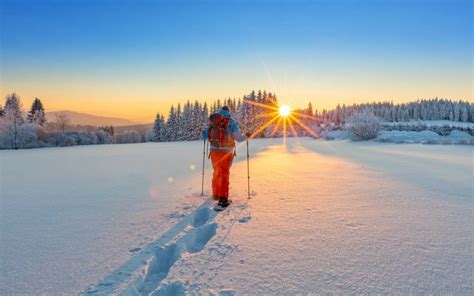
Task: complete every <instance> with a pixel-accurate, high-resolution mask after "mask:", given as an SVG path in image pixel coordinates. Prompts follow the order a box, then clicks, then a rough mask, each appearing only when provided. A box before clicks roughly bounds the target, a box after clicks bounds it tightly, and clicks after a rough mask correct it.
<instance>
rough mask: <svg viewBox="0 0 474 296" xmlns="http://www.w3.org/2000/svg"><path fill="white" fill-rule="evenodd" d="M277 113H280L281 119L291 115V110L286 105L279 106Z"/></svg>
mask: <svg viewBox="0 0 474 296" xmlns="http://www.w3.org/2000/svg"><path fill="white" fill-rule="evenodd" d="M278 111H279V112H280V115H281V116H283V117H287V116H289V115H290V114H291V108H290V106H288V105H281V106H280V109H279V110H278Z"/></svg>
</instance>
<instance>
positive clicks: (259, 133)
mask: <svg viewBox="0 0 474 296" xmlns="http://www.w3.org/2000/svg"><path fill="white" fill-rule="evenodd" d="M278 104H279V101H278V98H277V96H276V95H275V94H274V93H271V92H267V91H265V90H264V91H260V90H259V91H251V92H250V93H248V94H246V95H244V96H243V97H242V98H238V99H236V98H227V99H223V100H216V101H214V102H212V103H211V104H208V103H207V102H204V103H201V102H199V101H194V102H190V101H188V102H186V103H185V104H183V105H181V104H177V105H176V106H175V105H172V106H171V107H170V110H169V114H168V116H167V117H165V116H164V114H161V113H157V115H156V117H155V120H154V122H153V125H152V126H151V128H150V130H148V131H147V132H145V133H143V132H138V131H135V130H129V131H123V132H119V133H117V132H115V129H114V127H113V126H104V127H92V126H77V125H76V126H75V125H72V124H71V122H70V120H69V118H68V117H67V116H66V115H64V114H57V115H56V118H55V120H54V122H48V120H47V118H46V115H45V108H44V106H43V104H42V102H41V100H40V99H39V98H35V99H34V101H33V103H32V105H31V107H30V109H29V111H28V112H27V113H26V116H25V115H24V112H23V106H22V103H21V99H20V97H19V96H18V95H17V94H16V93H12V94H10V95H8V96H7V97H6V100H5V104H4V106H3V107H2V106H1V105H0V149H17V148H36V147H49V146H73V145H91V144H111V143H139V142H166V141H191V140H198V139H200V138H201V133H202V130H203V129H204V128H205V127H206V126H207V125H208V118H209V115H210V114H212V113H213V112H215V111H217V110H219V109H220V108H222V106H224V105H226V106H228V107H229V108H230V110H231V112H232V114H233V116H234V117H235V119H236V121H237V123H238V124H239V126H240V128H241V130H242V132H243V133H244V132H252V133H254V137H262V138H263V137H270V136H272V137H281V136H283V134H284V133H285V131H284V130H283V128H284V127H283V125H282V124H281V123H280V122H279V120H278V118H276V115H277V111H276V110H275V109H276V108H277V107H278ZM362 111H364V112H365V111H366V112H369V113H371V114H373V115H374V116H377V117H378V118H379V119H381V120H382V121H384V122H407V121H417V120H451V121H458V122H474V104H473V103H469V102H466V101H452V100H447V99H438V98H435V99H423V100H418V101H415V102H409V103H401V104H394V103H392V102H374V103H367V104H353V105H350V106H346V105H342V106H341V105H338V106H337V107H336V108H334V109H332V110H325V109H323V110H321V111H319V110H317V109H314V108H313V106H312V104H311V102H309V103H308V105H307V107H306V108H302V109H296V110H293V114H294V116H295V117H296V118H297V119H298V121H299V123H301V124H292V125H291V126H287V129H288V130H287V131H286V134H287V135H288V136H309V135H310V132H309V131H308V130H310V131H311V130H318V132H320V131H321V130H322V129H325V128H334V126H336V127H337V126H343V125H344V124H345V123H346V121H347V120H348V119H349V118H351V117H352V116H353V115H355V114H358V113H360V112H362ZM302 125H304V126H305V127H306V128H304V127H302Z"/></svg>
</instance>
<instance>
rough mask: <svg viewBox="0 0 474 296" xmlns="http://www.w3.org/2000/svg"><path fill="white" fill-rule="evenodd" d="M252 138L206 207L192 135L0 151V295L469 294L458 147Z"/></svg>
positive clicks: (468, 198) (468, 220) (467, 171)
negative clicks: (217, 206)
mask: <svg viewBox="0 0 474 296" xmlns="http://www.w3.org/2000/svg"><path fill="white" fill-rule="evenodd" d="M250 147H251V155H252V158H251V163H250V165H251V166H250V171H251V179H250V180H251V190H252V194H251V195H252V198H251V199H250V200H247V193H246V188H247V176H246V173H247V167H246V162H245V144H244V145H243V146H241V147H240V148H239V150H238V152H237V153H238V154H239V155H238V158H237V159H236V161H235V163H234V166H233V167H232V172H231V187H232V188H231V195H232V198H233V201H234V202H233V204H232V205H231V206H230V207H229V209H227V210H226V211H224V212H221V213H218V214H217V213H215V212H214V211H212V209H211V208H212V206H211V202H210V200H209V199H208V198H207V197H201V196H199V194H200V185H201V179H200V177H201V172H200V169H201V162H202V143H201V142H187V143H160V144H153V143H149V144H134V145H102V146H87V147H71V148H53V149H36V150H23V151H0V157H1V158H0V161H1V171H0V173H1V175H0V177H1V178H0V180H1V183H0V184H1V207H0V210H1V211H0V217H1V218H0V219H1V237H0V238H1V251H0V252H1V253H0V254H1V278H0V294H31V295H33V294H35V295H38V294H61V293H63V294H78V293H85V294H91V295H94V294H109V293H117V294H120V293H122V294H128V295H140V294H142V295H143V294H156V295H177V294H183V293H188V294H198V295H200V294H206V295H207V294H211V295H212V294H214V295H232V294H237V295H239V294H308V293H315V294H324V293H332V294H426V293H427V294H456V295H469V294H470V295H472V294H473V293H474V289H473V266H474V233H473V230H472V224H473V222H474V211H473V187H472V180H473V179H474V178H473V177H474V176H473V147H472V146H427V145H417V144H414V145H394V144H382V143H375V142H370V143H364V142H348V141H316V140H313V139H307V138H303V139H287V140H286V144H283V143H282V140H281V139H275V140H252V141H251V143H250ZM206 166H207V168H209V166H210V165H209V162H208V161H207V162H206ZM209 182H210V170H207V172H206V194H207V195H209Z"/></svg>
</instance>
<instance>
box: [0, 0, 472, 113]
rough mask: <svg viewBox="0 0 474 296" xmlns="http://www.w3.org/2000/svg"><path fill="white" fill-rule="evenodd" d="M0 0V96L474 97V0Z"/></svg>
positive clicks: (147, 108)
mask: <svg viewBox="0 0 474 296" xmlns="http://www.w3.org/2000/svg"><path fill="white" fill-rule="evenodd" d="M0 3H1V7H0V8H1V21H0V22H1V36H0V38H1V39H0V41H1V69H2V70H1V75H2V77H1V82H2V83H1V85H0V91H1V95H2V96H4V95H6V94H7V93H9V92H12V91H16V92H17V93H18V94H19V95H20V96H22V97H23V99H24V101H25V103H27V102H30V101H31V100H32V99H33V97H34V96H38V97H40V98H42V99H43V100H44V101H45V104H46V107H49V109H50V110H51V109H56V110H57V109H73V110H78V111H84V112H86V111H88V112H90V113H98V112H100V113H106V114H108V115H122V116H126V117H129V118H135V119H137V118H142V119H144V118H149V117H150V118H151V117H153V115H154V113H155V112H156V111H164V110H166V109H168V107H169V104H170V103H172V102H175V101H183V100H186V99H193V100H194V99H199V100H211V99H216V98H222V97H224V96H225V97H228V96H230V97H240V96H242V95H243V94H244V93H247V92H249V91H250V90H251V89H259V88H261V89H267V90H270V91H274V92H277V95H279V97H280V98H281V99H282V100H284V101H287V102H289V103H290V104H293V105H296V106H301V105H305V104H306V102H307V101H310V100H311V101H313V104H315V105H316V106H321V107H326V108H327V107H331V106H334V105H335V104H336V103H351V102H361V101H372V100H393V101H407V100H413V99H417V98H422V97H425V98H426V97H434V96H438V97H447V98H451V99H464V100H469V99H472V57H473V48H472V33H473V32H472V29H473V23H472V17H473V7H472V1H461V0H444V1H428V0H418V1H417V0H413V1H390V0H388V1H337V0H335V1H143V0H137V1H132V0H129V1H121V0H95V1H87V0H82V1H79V0H72V1H66V0H57V1H42V0H38V1H33V0H32V1H24V0H17V1H7V0H0Z"/></svg>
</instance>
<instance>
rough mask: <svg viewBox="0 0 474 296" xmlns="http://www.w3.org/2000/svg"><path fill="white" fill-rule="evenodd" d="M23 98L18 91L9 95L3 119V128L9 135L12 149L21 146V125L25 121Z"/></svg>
mask: <svg viewBox="0 0 474 296" xmlns="http://www.w3.org/2000/svg"><path fill="white" fill-rule="evenodd" d="M24 122H25V121H24V119H23V115H22V104H21V99H20V97H19V96H18V95H17V94H16V93H12V94H10V95H8V96H7V98H6V102H5V110H4V115H3V121H2V125H3V127H2V129H3V130H5V133H6V134H7V136H8V137H9V140H10V143H11V147H12V149H17V148H18V146H19V133H20V127H21V125H22V124H23V123H24Z"/></svg>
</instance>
